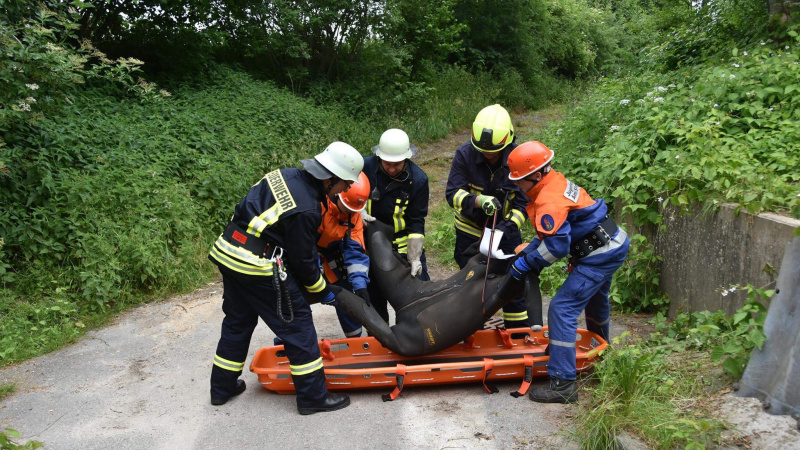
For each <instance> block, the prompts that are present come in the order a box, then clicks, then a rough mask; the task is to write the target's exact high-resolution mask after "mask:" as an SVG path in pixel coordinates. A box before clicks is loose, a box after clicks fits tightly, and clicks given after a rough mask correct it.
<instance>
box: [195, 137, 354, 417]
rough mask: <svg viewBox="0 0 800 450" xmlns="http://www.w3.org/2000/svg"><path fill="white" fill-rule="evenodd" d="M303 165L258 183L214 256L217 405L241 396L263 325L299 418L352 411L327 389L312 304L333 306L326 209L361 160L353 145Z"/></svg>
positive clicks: (335, 145)
mask: <svg viewBox="0 0 800 450" xmlns="http://www.w3.org/2000/svg"><path fill="white" fill-rule="evenodd" d="M302 163H303V166H304V168H305V170H301V169H293V168H289V169H279V170H274V171H272V172H269V173H267V174H266V175H265V176H264V178H262V179H261V180H260V181H259V182H258V183H256V184H255V185H254V186H253V187H252V188H251V189H250V191H249V192H248V193H247V195H246V196H245V197H244V199H243V200H242V201H241V202H240V203H239V204H238V205H236V208H235V209H234V213H233V217H232V219H231V221H230V223H229V224H228V226H227V227H226V229H225V231H224V232H223V233H222V235H220V237H219V238H218V239H217V241H216V242H215V243H214V246H213V247H212V249H211V252H210V254H209V259H210V260H211V261H212V262H214V263H215V264H216V265H217V266H218V267H219V271H220V272H221V273H222V282H223V295H222V298H223V301H222V311H223V312H224V313H225V318H224V319H223V321H222V332H221V336H220V339H219V343H218V344H217V351H216V354H215V355H214V364H213V366H212V369H211V404H213V405H221V404H224V403H225V402H227V401H228V399H230V398H231V397H233V396H235V395H238V394H241V393H242V392H244V390H245V382H244V380H239V379H238V378H239V376H240V375H241V373H242V369H243V368H244V363H245V359H246V358H247V349H248V347H249V345H250V337H251V336H252V334H253V330H254V329H255V327H256V324H257V323H258V318H259V317H261V318H262V319H263V320H264V322H265V323H266V324H267V326H269V328H270V329H271V330H272V331H273V332H274V333H275V334H276V335H277V336H278V338H280V339H281V340H282V341H283V345H284V347H285V352H286V356H287V357H288V358H289V367H290V370H291V374H292V379H293V382H294V386H295V389H296V390H297V409H298V412H300V414H313V413H315V412H321V411H334V410H337V409H341V408H344V407H346V406H347V405H349V404H350V399H349V397H348V396H347V395H344V394H336V393H331V392H328V390H327V388H326V387H325V373H324V372H323V370H322V358H321V357H320V352H319V346H318V343H317V333H316V330H315V329H314V323H313V321H312V318H311V308H310V306H309V303H314V302H317V301H321V302H323V303H326V304H333V303H335V300H334V293H333V292H331V288H330V286H329V285H328V284H327V283H326V282H325V279H324V277H323V276H322V272H321V270H320V265H319V255H318V254H317V246H316V244H317V230H318V229H319V226H320V223H321V220H322V216H321V202H322V201H324V200H325V198H326V195H334V194H337V193H339V192H342V191H346V190H347V188H348V187H349V185H350V183H352V182H354V181H356V179H357V178H358V174H359V172H361V169H362V167H363V164H364V160H363V158H362V157H361V155H360V154H359V153H358V151H356V150H355V149H354V148H353V147H351V146H350V145H348V144H345V143H343V142H334V143H332V144H331V145H329V146H328V147H327V148H326V149H325V150H324V151H323V152H322V153H320V154H318V155H316V156H315V157H314V159H307V160H303V161H302ZM284 263H285V264H284ZM304 296H305V298H304Z"/></svg>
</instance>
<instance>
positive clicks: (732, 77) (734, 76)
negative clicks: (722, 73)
mask: <svg viewBox="0 0 800 450" xmlns="http://www.w3.org/2000/svg"><path fill="white" fill-rule="evenodd" d="M728 78H730V79H731V80H732V79H734V78H736V75H734V74H731V76H730V77H728Z"/></svg>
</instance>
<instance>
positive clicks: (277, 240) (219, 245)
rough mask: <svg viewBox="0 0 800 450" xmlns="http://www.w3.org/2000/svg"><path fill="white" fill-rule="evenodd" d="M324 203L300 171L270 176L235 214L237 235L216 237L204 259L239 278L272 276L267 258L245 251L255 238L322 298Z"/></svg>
mask: <svg viewBox="0 0 800 450" xmlns="http://www.w3.org/2000/svg"><path fill="white" fill-rule="evenodd" d="M323 201H325V195H324V193H323V188H322V182H321V181H319V180H317V179H316V178H314V177H313V176H311V174H309V173H308V172H306V171H305V170H300V169H293V168H289V169H279V170H274V171H272V172H269V173H268V174H266V175H264V178H262V179H261V180H260V181H259V182H258V183H256V184H255V186H253V187H252V188H250V191H249V192H248V193H247V195H246V196H245V197H244V199H242V201H241V202H239V204H238V205H236V208H235V209H234V212H233V217H232V218H231V222H232V224H235V225H236V226H238V229H239V230H241V231H234V232H233V233H232V236H231V237H228V238H226V236H225V234H226V233H223V235H220V237H219V238H217V241H216V242H215V243H214V247H213V248H212V249H211V252H210V254H209V258H210V259H211V260H212V261H213V262H215V263H217V264H222V265H224V266H226V267H228V268H229V269H232V270H235V271H237V272H240V273H244V274H248V275H261V276H266V275H272V263H271V262H270V261H269V260H268V259H269V258H270V257H271V256H272V255H271V254H256V253H254V252H252V251H250V250H248V249H246V248H244V244H245V243H246V241H247V240H248V239H252V237H255V238H256V239H255V240H257V241H258V240H261V241H266V242H268V243H269V244H270V246H278V247H281V248H283V258H284V260H285V261H286V265H287V267H288V269H289V270H290V271H291V273H292V274H293V275H294V277H295V279H296V280H297V281H298V282H299V284H301V285H302V286H303V287H305V289H306V290H307V291H308V292H309V293H311V294H314V295H318V296H320V298H324V297H325V295H327V293H328V286H327V283H326V282H325V278H323V276H322V272H321V270H320V264H319V254H318V253H317V240H318V238H319V235H318V233H317V230H318V229H319V226H320V224H321V223H322V205H321V202H323ZM229 227H230V226H229ZM267 253H271V251H270V252H267Z"/></svg>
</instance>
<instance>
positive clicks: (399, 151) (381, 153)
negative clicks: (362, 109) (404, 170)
mask: <svg viewBox="0 0 800 450" xmlns="http://www.w3.org/2000/svg"><path fill="white" fill-rule="evenodd" d="M372 151H373V152H374V153H375V154H376V155H378V158H380V159H382V160H384V161H388V162H398V161H402V160H404V159H407V158H411V157H412V156H414V155H415V154H416V153H417V147H416V146H415V145H411V143H410V142H409V140H408V135H407V134H406V132H405V131H403V130H398V129H397V128H392V129H390V130H386V131H384V132H383V134H382V135H381V140H380V142H379V143H378V145H376V146H375V147H372Z"/></svg>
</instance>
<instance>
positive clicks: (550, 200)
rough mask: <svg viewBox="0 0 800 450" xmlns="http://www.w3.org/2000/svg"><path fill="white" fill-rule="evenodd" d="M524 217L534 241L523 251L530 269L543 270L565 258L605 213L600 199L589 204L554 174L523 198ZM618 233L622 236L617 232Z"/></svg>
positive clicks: (579, 191)
mask: <svg viewBox="0 0 800 450" xmlns="http://www.w3.org/2000/svg"><path fill="white" fill-rule="evenodd" d="M526 196H527V197H528V198H530V199H531V201H530V203H528V217H530V218H531V223H532V224H533V227H534V229H535V230H536V234H537V237H536V238H535V239H533V241H531V243H530V244H529V245H528V246H527V247H526V248H525V249H524V250H523V254H524V255H525V261H526V262H527V263H528V265H529V266H531V267H532V268H538V269H541V268H543V267H547V266H549V265H551V264H553V263H554V262H556V261H557V260H558V259H560V258H563V257H565V256H567V255H568V254H569V247H570V243H571V242H572V240H573V239H578V238H581V237H584V236H586V235H587V234H588V233H589V232H590V231H591V230H592V229H594V228H595V227H596V226H598V225H600V224H601V223H603V221H604V220H605V218H606V214H607V213H608V207H606V204H605V202H603V199H598V200H597V201H595V200H593V199H592V197H590V196H589V194H588V193H587V192H586V191H585V190H584V189H583V188H582V187H580V186H578V185H576V184H575V183H573V182H571V181H569V180H567V179H566V178H565V177H564V175H562V174H561V173H560V172H556V171H555V170H551V171H550V173H548V174H547V175H545V176H544V178H542V180H541V181H540V182H539V183H537V184H536V185H535V186H534V187H533V188H531V190H530V191H528V193H527V194H526ZM620 232H621V233H624V231H622V229H620Z"/></svg>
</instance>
